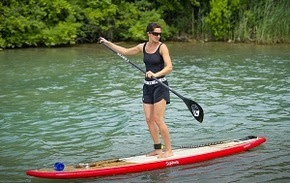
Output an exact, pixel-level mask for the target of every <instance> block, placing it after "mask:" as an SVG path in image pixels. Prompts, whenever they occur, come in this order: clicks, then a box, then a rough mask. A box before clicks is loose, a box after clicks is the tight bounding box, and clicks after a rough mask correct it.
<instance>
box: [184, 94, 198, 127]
mask: <svg viewBox="0 0 290 183" xmlns="http://www.w3.org/2000/svg"><path fill="white" fill-rule="evenodd" d="M183 101H184V103H185V104H186V106H187V108H188V110H189V111H190V112H191V114H192V115H193V117H194V118H195V119H196V120H197V121H198V122H200V123H202V121H203V109H202V108H201V106H200V105H198V103H196V102H194V101H192V100H190V99H188V98H183Z"/></svg>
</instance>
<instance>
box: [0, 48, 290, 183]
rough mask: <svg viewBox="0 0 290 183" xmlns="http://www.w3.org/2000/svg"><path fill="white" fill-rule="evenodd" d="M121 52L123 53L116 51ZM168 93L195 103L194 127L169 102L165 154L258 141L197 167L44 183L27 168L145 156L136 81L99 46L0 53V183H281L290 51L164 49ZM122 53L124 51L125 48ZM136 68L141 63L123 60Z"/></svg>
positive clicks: (288, 153) (287, 159)
mask: <svg viewBox="0 0 290 183" xmlns="http://www.w3.org/2000/svg"><path fill="white" fill-rule="evenodd" d="M123 45H126V44H123ZM167 45H168V47H169V50H170V54H171V58H172V62H173V66H174V70H173V72H172V73H171V74H170V75H168V76H167V79H168V80H169V84H170V86H171V87H172V88H173V89H174V90H176V91H177V92H179V93H180V94H182V95H183V96H185V97H187V98H190V99H192V100H194V101H196V102H198V103H199V104H200V105H201V106H202V107H203V109H204V112H205V118H204V122H203V123H201V124H200V123H198V122H197V121H196V120H194V118H193V117H192V116H191V114H190V113H189V111H188V110H187V108H186V106H185V105H184V103H183V102H182V100H180V99H179V98H178V97H176V96H174V95H173V94H172V95H171V104H170V105H168V106H167V112H166V122H167V124H168V126H169V129H170V134H171V138H172V144H173V145H177V146H179V145H196V144H202V143H208V142H213V141H219V140H228V139H237V138H242V137H245V136H248V135H258V136H265V137H266V138H267V142H266V143H265V144H263V145H262V146H260V147H257V148H255V149H253V150H251V151H249V152H244V153H241V154H237V155H233V156H230V157H225V158H220V159H216V160H211V161H207V162H203V163H198V164H192V165H186V166H179V167H171V168H167V169H161V170H156V171H150V172H144V173H135V174H127V175H118V176H112V177H102V178H91V179H79V180H67V181H64V180H61V181H60V180H48V179H38V178H32V177H28V176H26V174H25V171H26V170H27V169H34V168H41V167H52V166H53V164H54V163H55V162H57V161H61V162H64V163H65V164H74V163H79V162H90V161H96V160H101V159H111V158H116V157H128V156H132V155H138V154H141V153H146V152H148V151H151V149H152V141H151V139H150V136H149V132H148V130H147V126H146V124H145V122H144V114H143V109H142V101H141V94H142V81H143V74H142V73H141V72H140V71H138V70H136V69H135V68H133V67H132V66H131V65H129V64H128V63H126V62H124V61H123V60H122V59H121V58H120V57H118V56H117V55H115V54H114V53H113V52H111V51H110V50H108V49H107V48H105V47H103V46H102V45H97V44H92V45H80V46H75V47H65V48H31V49H19V50H18V49H16V50H4V51H0V144H1V147H0V148H1V149H0V182H5V183H8V182H33V183H36V182H116V183H117V182H174V183H175V182H205V183H207V182H215V183H216V182H222V183H225V182H279V183H280V182H289V181H290V140H289V135H290V115H289V114H290V75H289V74H290V46H289V45H274V46H273V45H272V46H270V45H263V46H262V45H251V44H226V43H206V44H196V43H167ZM127 46H130V45H128V44H127ZM129 58H130V60H131V61H133V62H135V63H136V64H138V65H139V66H140V67H142V68H143V67H144V66H143V63H142V55H141V54H140V55H136V56H133V57H129Z"/></svg>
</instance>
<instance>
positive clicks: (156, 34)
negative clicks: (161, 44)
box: [150, 32, 162, 36]
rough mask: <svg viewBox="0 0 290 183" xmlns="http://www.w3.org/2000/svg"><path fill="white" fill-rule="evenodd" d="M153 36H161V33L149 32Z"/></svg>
mask: <svg viewBox="0 0 290 183" xmlns="http://www.w3.org/2000/svg"><path fill="white" fill-rule="evenodd" d="M150 34H152V35H153V36H161V34H162V33H161V32H150Z"/></svg>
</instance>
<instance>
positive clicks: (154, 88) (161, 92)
mask: <svg viewBox="0 0 290 183" xmlns="http://www.w3.org/2000/svg"><path fill="white" fill-rule="evenodd" d="M163 83H164V84H166V85H168V82H167V81H164V82H163ZM162 99H164V100H165V101H166V104H169V103H170V95H169V90H168V88H165V87H164V86H162V85H161V84H159V83H157V84H153V85H147V84H144V85H143V103H145V104H154V103H157V102H159V101H161V100H162Z"/></svg>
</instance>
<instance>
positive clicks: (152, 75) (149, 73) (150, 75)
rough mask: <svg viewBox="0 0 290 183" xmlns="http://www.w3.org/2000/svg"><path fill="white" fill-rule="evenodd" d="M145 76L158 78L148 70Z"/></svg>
mask: <svg viewBox="0 0 290 183" xmlns="http://www.w3.org/2000/svg"><path fill="white" fill-rule="evenodd" d="M145 76H146V78H156V74H155V73H153V72H151V71H148V72H146V75H145Z"/></svg>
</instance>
